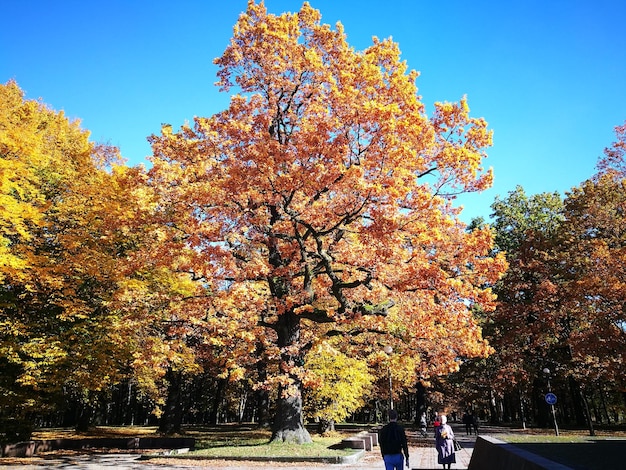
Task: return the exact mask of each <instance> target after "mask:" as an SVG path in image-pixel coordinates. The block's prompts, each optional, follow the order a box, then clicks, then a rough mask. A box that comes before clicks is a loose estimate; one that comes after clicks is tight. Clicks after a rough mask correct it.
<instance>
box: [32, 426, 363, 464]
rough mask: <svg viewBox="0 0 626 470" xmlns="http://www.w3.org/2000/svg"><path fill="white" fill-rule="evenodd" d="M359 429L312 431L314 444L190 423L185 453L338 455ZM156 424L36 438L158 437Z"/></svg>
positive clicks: (45, 433) (261, 431) (250, 429)
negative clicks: (190, 445)
mask: <svg viewBox="0 0 626 470" xmlns="http://www.w3.org/2000/svg"><path fill="white" fill-rule="evenodd" d="M354 432H355V431H352V432H349V431H347V430H346V431H345V432H341V431H335V432H332V433H328V434H326V435H324V436H319V435H312V436H311V437H312V439H313V442H312V443H311V444H285V443H279V442H274V443H270V438H271V436H272V434H271V432H270V431H269V430H268V429H265V428H259V427H256V426H254V425H250V426H245V425H227V424H226V425H219V426H209V427H189V428H185V429H184V434H183V435H184V436H185V437H193V438H195V439H196V450H194V451H192V452H189V453H187V454H185V456H186V457H187V458H189V457H193V456H198V457H203V458H207V457H209V458H215V459H220V458H222V459H245V458H271V457H277V458H283V457H292V458H293V457H295V458H305V459H308V458H337V457H346V456H349V455H352V454H353V453H354V450H353V449H336V448H332V447H333V446H335V445H336V444H338V443H339V442H341V440H342V439H344V438H345V437H348V436H350V435H353V434H354ZM157 436H159V433H158V430H157V428H156V427H144V426H119V427H117V426H95V427H93V428H91V429H90V430H89V431H86V432H76V431H74V430H72V429H66V428H54V429H45V430H38V431H36V432H35V433H33V439H42V440H46V439H79V438H98V437H109V438H115V437H157Z"/></svg>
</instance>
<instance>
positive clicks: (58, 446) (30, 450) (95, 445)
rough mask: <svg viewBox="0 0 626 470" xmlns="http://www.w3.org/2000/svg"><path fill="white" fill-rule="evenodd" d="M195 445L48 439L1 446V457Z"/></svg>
mask: <svg viewBox="0 0 626 470" xmlns="http://www.w3.org/2000/svg"><path fill="white" fill-rule="evenodd" d="M195 445H196V440H195V439H194V438H186V437H170V438H168V437H131V438H93V439H48V440H38V441H26V442H18V443H17V444H5V445H1V446H0V457H32V456H33V455H36V454H38V453H41V452H50V451H54V450H62V449H66V450H87V449H183V448H187V449H193V448H194V447H195Z"/></svg>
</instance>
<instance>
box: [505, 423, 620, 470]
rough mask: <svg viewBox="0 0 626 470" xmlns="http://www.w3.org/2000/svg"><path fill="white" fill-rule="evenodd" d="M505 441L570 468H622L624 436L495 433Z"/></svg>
mask: <svg viewBox="0 0 626 470" xmlns="http://www.w3.org/2000/svg"><path fill="white" fill-rule="evenodd" d="M498 437H501V438H502V439H503V440H505V441H506V442H508V443H509V444H513V445H514V446H516V447H520V448H522V449H524V450H527V451H528V452H532V453H533V454H537V455H540V456H542V457H544V458H546V459H549V460H552V461H554V462H558V463H560V464H563V465H566V466H568V467H571V468H573V469H580V470H582V469H585V470H600V469H603V470H604V469H607V468H624V467H623V465H624V449H626V437H624V436H621V435H615V434H612V435H600V436H589V435H584V433H583V432H566V433H562V434H561V435H560V436H555V435H554V434H552V435H549V434H523V433H519V434H507V435H505V436H498Z"/></svg>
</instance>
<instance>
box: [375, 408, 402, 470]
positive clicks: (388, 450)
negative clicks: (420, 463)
mask: <svg viewBox="0 0 626 470" xmlns="http://www.w3.org/2000/svg"><path fill="white" fill-rule="evenodd" d="M378 445H379V446H380V453H381V454H382V456H383V460H384V462H385V470H402V467H403V465H404V459H405V457H406V466H407V467H408V466H409V446H408V444H407V442H406V433H405V432H404V428H403V427H402V426H401V425H399V424H398V412H397V411H396V410H389V423H387V424H386V425H385V426H383V427H382V429H381V430H380V431H378ZM402 452H404V456H403V455H402Z"/></svg>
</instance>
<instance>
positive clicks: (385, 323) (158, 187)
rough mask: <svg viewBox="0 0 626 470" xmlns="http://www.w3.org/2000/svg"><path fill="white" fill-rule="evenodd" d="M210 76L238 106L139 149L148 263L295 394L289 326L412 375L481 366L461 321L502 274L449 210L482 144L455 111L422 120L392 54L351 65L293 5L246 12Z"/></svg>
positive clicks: (484, 136)
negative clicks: (150, 202) (468, 361)
mask: <svg viewBox="0 0 626 470" xmlns="http://www.w3.org/2000/svg"><path fill="white" fill-rule="evenodd" d="M216 64H218V66H219V67H220V70H219V73H218V76H219V82H218V83H219V85H220V87H221V88H222V89H223V90H225V91H228V90H231V89H233V88H236V89H238V90H239V92H240V93H239V94H236V95H234V96H233V97H232V100H231V104H230V106H229V107H228V109H226V110H224V111H222V112H220V113H218V114H215V115H213V116H211V117H206V118H205V117H198V118H195V120H194V124H193V126H184V127H183V128H182V129H181V130H180V131H179V132H173V131H172V128H171V126H169V125H166V126H164V127H163V128H162V133H161V135H159V136H157V135H154V136H152V137H151V142H152V147H153V153H154V155H153V157H152V164H153V166H152V168H151V169H150V171H149V173H148V184H149V185H150V186H151V187H152V188H153V190H154V191H155V193H156V194H157V195H158V198H159V200H158V204H157V206H156V209H155V214H154V217H155V220H156V221H158V223H161V224H162V226H161V228H160V233H162V235H163V244H162V245H161V246H157V247H154V252H153V253H152V255H150V256H151V258H152V259H154V261H155V262H162V261H163V259H168V258H166V257H167V256H168V253H176V256H177V258H176V260H177V261H176V263H177V269H179V270H181V271H185V272H189V273H193V277H194V278H196V279H200V280H201V281H202V285H203V287H204V288H205V289H207V291H208V292H210V293H211V300H210V303H211V304H212V305H213V306H214V308H213V307H212V310H211V311H212V312H213V313H212V314H213V315H215V316H216V317H219V318H222V319H223V320H221V321H222V322H225V321H227V320H226V319H228V318H236V319H237V321H238V322H243V323H242V328H244V329H250V328H254V327H255V326H254V325H257V324H259V325H262V326H264V327H267V328H269V329H270V330H271V331H274V332H275V333H276V334H277V341H278V343H277V344H278V346H279V347H280V348H281V350H280V351H281V358H282V366H281V370H282V371H283V373H284V374H286V375H285V378H286V381H283V382H281V383H283V385H284V386H285V389H289V390H291V392H293V393H296V394H297V393H298V392H297V390H298V384H299V383H300V380H301V377H302V370H301V366H300V365H299V364H300V359H298V358H301V357H302V350H303V349H302V348H303V347H304V346H305V344H304V343H303V339H302V336H306V334H305V333H302V331H301V327H302V326H303V325H308V324H309V323H302V322H303V321H305V320H306V321H308V322H311V324H315V323H320V324H330V325H334V326H333V327H332V328H330V329H329V330H328V331H327V334H343V335H346V336H351V337H357V336H358V332H363V333H365V332H368V331H369V332H377V333H378V336H379V337H377V336H376V335H374V336H371V337H370V339H369V340H368V341H369V343H370V346H369V347H370V348H371V347H376V343H377V342H379V341H390V342H394V343H397V345H398V350H399V351H402V352H403V353H405V354H408V355H412V356H414V357H415V358H420V357H423V356H424V354H426V353H427V351H428V350H430V349H432V348H433V347H435V348H437V349H436V350H437V354H436V355H434V356H429V358H428V360H427V361H426V360H424V361H420V362H421V365H420V368H421V370H420V373H421V374H425V375H428V374H436V373H440V372H441V371H449V370H450V369H453V368H455V367H456V361H457V360H458V359H459V357H461V356H474V355H485V354H486V353H487V352H488V351H489V349H488V347H487V346H486V344H485V343H484V342H483V340H482V338H481V333H480V329H479V328H478V326H477V324H476V321H475V319H474V318H473V315H472V313H471V309H470V307H471V306H472V305H474V304H479V305H481V306H482V308H484V309H490V308H492V306H493V301H494V297H493V295H492V294H491V292H490V290H489V285H491V284H493V283H494V282H495V281H496V280H497V279H498V277H499V276H500V274H501V273H502V272H503V270H504V268H505V261H504V260H503V258H502V257H500V256H496V257H492V256H490V249H491V245H492V239H491V234H490V232H489V231H488V230H476V231H474V232H472V233H467V232H466V231H465V230H464V225H463V224H462V223H461V222H460V221H459V220H458V219H457V218H456V216H457V214H458V209H456V208H454V207H452V206H451V204H450V203H449V198H448V196H451V195H453V194H456V193H458V192H463V191H474V190H481V189H483V188H485V187H487V186H488V185H489V184H490V182H491V172H490V171H487V172H483V171H482V160H483V158H484V156H485V153H484V152H485V148H486V147H488V146H489V145H491V132H490V131H488V130H487V128H486V123H485V121H484V120H482V119H475V118H471V117H470V116H469V108H468V106H467V102H466V100H465V99H463V100H462V101H461V102H460V103H456V104H450V103H445V104H437V107H436V111H435V113H434V115H433V117H432V118H429V117H428V116H427V115H426V113H425V110H424V105H423V104H422V102H421V101H420V99H419V96H418V94H417V88H416V86H415V80H416V78H417V76H418V74H417V73H416V72H415V71H409V70H408V68H407V66H406V64H405V63H404V62H402V61H401V60H400V52H399V49H398V46H397V44H395V43H393V42H392V41H391V40H382V41H381V40H378V39H377V38H374V40H373V44H372V45H371V46H370V47H369V48H367V49H365V50H364V51H360V52H358V51H355V50H354V49H353V48H351V47H350V46H349V45H348V44H347V42H346V40H345V34H344V32H343V27H342V26H341V25H340V24H337V25H336V28H335V29H332V28H330V27H329V26H328V25H324V24H321V23H320V14H319V12H318V11H316V10H314V9H312V8H311V7H310V6H309V5H308V4H307V3H305V4H304V5H303V7H302V9H301V10H300V12H298V13H289V14H283V15H280V16H275V15H271V14H268V13H267V11H266V9H265V7H264V5H263V4H262V3H261V4H255V3H254V2H252V1H251V2H250V3H249V5H248V10H247V12H246V13H244V14H242V15H241V17H240V18H239V21H238V22H237V25H236V26H235V29H234V36H233V39H232V40H231V43H230V45H229V46H228V47H227V49H226V51H225V52H224V54H223V55H222V57H220V58H219V59H217V60H216ZM161 257H164V258H163V259H162V258H161ZM170 259H171V258H170ZM259 286H261V287H262V288H259ZM225 302H227V303H230V305H231V306H232V308H231V307H225V306H224V303H225ZM250 319H251V320H250ZM338 332H339V333H338ZM255 334H258V333H255ZM301 335H302V336H301ZM381 335H387V336H389V338H388V339H387V340H383V339H381V338H382V337H383V336H381ZM291 385H294V386H295V388H293V387H292V386H291Z"/></svg>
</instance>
